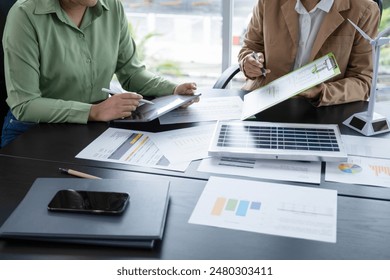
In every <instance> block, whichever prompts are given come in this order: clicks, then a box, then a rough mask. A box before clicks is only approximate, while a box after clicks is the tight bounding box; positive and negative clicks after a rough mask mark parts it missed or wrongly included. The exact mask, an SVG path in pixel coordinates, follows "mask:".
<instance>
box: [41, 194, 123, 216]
mask: <svg viewBox="0 0 390 280" xmlns="http://www.w3.org/2000/svg"><path fill="white" fill-rule="evenodd" d="M129 200H130V195H129V194H128V193H122V192H104V191H79V190H72V189H67V190H60V191H58V192H57V193H56V194H55V195H54V197H53V198H52V200H51V201H50V203H49V204H48V206H47V208H48V210H50V211H67V212H77V213H90V214H111V215H119V214H122V213H123V211H124V210H125V208H126V206H127V205H128V204H129Z"/></svg>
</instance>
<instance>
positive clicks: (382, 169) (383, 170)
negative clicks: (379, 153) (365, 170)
mask: <svg viewBox="0 0 390 280" xmlns="http://www.w3.org/2000/svg"><path fill="white" fill-rule="evenodd" d="M370 168H371V170H372V171H374V172H375V176H379V174H381V173H383V174H385V175H388V176H390V167H388V166H380V165H370Z"/></svg>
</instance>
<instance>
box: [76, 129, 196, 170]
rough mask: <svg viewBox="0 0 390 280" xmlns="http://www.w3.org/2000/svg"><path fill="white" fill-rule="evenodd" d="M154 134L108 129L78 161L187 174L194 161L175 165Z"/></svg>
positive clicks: (79, 155) (87, 148)
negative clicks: (150, 168)
mask: <svg viewBox="0 0 390 280" xmlns="http://www.w3.org/2000/svg"><path fill="white" fill-rule="evenodd" d="M152 137H153V133H148V132H143V131H142V132H141V131H135V130H128V129H119V128H108V129H107V130H106V131H105V132H103V133H102V134H101V135H100V136H99V137H98V138H96V139H95V140H94V141H93V142H92V143H90V144H89V145H88V146H87V147H86V148H84V149H83V150H82V151H81V152H80V153H79V154H77V155H76V158H82V159H90V160H97V161H106V162H116V163H124V164H132V165H138V166H147V167H153V168H160V169H169V170H175V171H185V170H186V169H187V167H188V165H189V164H190V162H184V161H183V162H180V163H172V162H170V161H169V160H168V159H167V158H166V157H165V156H164V154H163V153H162V152H161V151H160V150H159V148H158V147H157V146H156V145H155V143H154V142H153V141H152Z"/></svg>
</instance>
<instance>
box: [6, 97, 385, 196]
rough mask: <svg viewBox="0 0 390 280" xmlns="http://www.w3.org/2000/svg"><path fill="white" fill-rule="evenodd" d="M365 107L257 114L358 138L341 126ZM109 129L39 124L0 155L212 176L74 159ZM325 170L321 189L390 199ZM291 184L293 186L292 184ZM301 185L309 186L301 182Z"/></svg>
mask: <svg viewBox="0 0 390 280" xmlns="http://www.w3.org/2000/svg"><path fill="white" fill-rule="evenodd" d="M202 93H203V97H202V98H207V97H208V96H226V95H239V96H241V97H242V96H243V95H244V92H242V91H237V90H204V91H202ZM366 106H367V104H366V102H355V103H350V104H345V105H338V106H329V107H320V108H315V107H313V106H312V105H311V104H309V103H308V102H307V101H306V100H305V99H303V98H292V99H289V100H287V101H285V102H282V103H280V104H278V105H276V106H274V107H272V108H270V109H268V110H265V111H263V112H261V113H260V114H258V115H257V119H258V120H261V121H277V122H290V123H291V122H297V123H299V122H304V123H322V124H332V123H337V124H339V127H340V130H341V131H342V132H343V133H345V134H356V135H357V132H355V131H353V130H352V129H350V128H348V127H346V126H344V125H342V121H344V120H345V119H347V118H348V117H349V116H350V115H352V114H353V113H355V112H361V111H364V110H365V108H366ZM111 125H115V126H116V127H123V128H124V127H126V128H129V129H134V130H145V131H153V132H156V131H164V130H170V129H174V128H184V127H188V126H192V125H196V124H175V125H159V123H158V120H155V121H153V122H151V123H131V124H130V123H128V124H125V125H124V124H111ZM108 127H109V124H107V123H90V124H88V125H77V124H39V125H38V126H37V127H35V128H33V129H32V130H30V131H28V132H26V133H25V134H23V135H21V136H20V137H19V138H17V139H16V140H15V141H14V142H13V143H11V144H10V145H9V146H6V147H4V148H3V149H1V150H0V155H6V156H12V157H21V158H32V159H40V160H45V161H48V162H57V163H59V162H61V163H62V165H63V167H67V166H66V165H67V164H82V165H87V166H94V167H103V168H109V169H115V170H129V171H136V172H141V173H148V174H160V175H166V176H175V177H182V178H193V179H201V180H207V179H208V178H209V177H210V176H211V175H212V174H210V173H205V172H198V171H197V167H198V165H199V163H200V161H195V162H193V163H191V165H190V166H189V168H188V169H187V170H186V172H184V173H182V172H175V171H169V170H162V169H161V170H159V169H153V168H146V167H139V166H133V165H126V164H118V163H110V162H98V161H91V160H84V159H77V158H75V156H76V155H77V154H78V153H79V152H80V151H81V150H83V149H84V148H85V147H86V146H87V145H88V144H89V143H91V142H92V141H93V140H94V139H96V138H97V137H98V136H99V135H100V134H101V133H103V132H104V131H105V130H106V129H107V128H108ZM324 170H325V164H323V172H322V175H323V176H322V183H321V184H320V186H319V187H321V188H327V189H335V190H337V191H338V192H339V194H342V195H349V196H356V197H367V198H376V199H385V200H390V189H387V188H380V187H372V186H362V185H350V184H342V183H334V182H325V181H324ZM289 184H294V183H290V182H289ZM299 184H300V185H310V184H302V183H299ZM311 186H313V185H311ZM314 186H317V185H314Z"/></svg>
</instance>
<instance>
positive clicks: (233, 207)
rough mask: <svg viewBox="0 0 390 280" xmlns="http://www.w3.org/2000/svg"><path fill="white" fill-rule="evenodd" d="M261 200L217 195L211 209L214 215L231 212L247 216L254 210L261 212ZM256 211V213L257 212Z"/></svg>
mask: <svg viewBox="0 0 390 280" xmlns="http://www.w3.org/2000/svg"><path fill="white" fill-rule="evenodd" d="M260 207H261V202H260V201H249V200H238V199H234V198H230V199H227V198H225V197H217V199H216V200H215V204H214V206H213V209H212V211H211V215H213V216H221V215H222V214H231V215H235V216H240V217H245V216H246V215H247V214H250V213H252V211H257V213H260V212H259V211H260ZM257 213H256V212H254V214H257Z"/></svg>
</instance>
